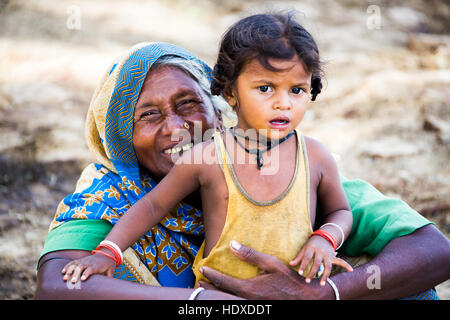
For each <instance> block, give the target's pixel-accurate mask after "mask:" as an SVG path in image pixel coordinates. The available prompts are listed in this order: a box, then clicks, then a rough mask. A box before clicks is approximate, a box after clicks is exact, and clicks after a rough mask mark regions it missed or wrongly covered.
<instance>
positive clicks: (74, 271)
mask: <svg viewBox="0 0 450 320" xmlns="http://www.w3.org/2000/svg"><path fill="white" fill-rule="evenodd" d="M115 269H116V262H115V261H114V260H113V259H110V258H108V257H106V256H104V255H102V254H99V253H95V254H93V255H90V256H87V257H84V258H82V259H77V260H73V261H71V262H69V263H68V264H66V265H65V266H64V268H63V269H62V271H61V272H62V274H64V277H63V280H64V281H67V280H69V278H70V276H72V279H71V281H72V283H76V282H78V279H79V278H81V280H83V281H84V280H86V279H87V278H88V277H89V276H91V275H92V274H104V275H107V276H108V277H112V276H113V274H114V270H115ZM80 276H81V277H80Z"/></svg>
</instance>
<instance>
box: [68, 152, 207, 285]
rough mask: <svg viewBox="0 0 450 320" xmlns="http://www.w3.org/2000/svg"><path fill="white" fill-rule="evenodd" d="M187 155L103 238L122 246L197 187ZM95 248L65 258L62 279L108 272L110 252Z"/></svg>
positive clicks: (111, 264) (196, 168)
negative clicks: (71, 258) (77, 256)
mask: <svg viewBox="0 0 450 320" xmlns="http://www.w3.org/2000/svg"><path fill="white" fill-rule="evenodd" d="M190 158H191V156H190V155H189V154H187V153H185V155H183V157H182V158H180V159H179V161H178V162H177V164H176V165H175V166H174V167H173V168H172V170H171V171H170V172H169V174H168V175H167V176H166V177H165V178H164V179H163V180H161V182H160V183H158V184H157V186H156V187H155V188H153V189H152V190H151V192H149V193H148V194H146V195H145V196H144V197H142V198H141V199H140V200H139V201H137V202H136V203H135V204H134V205H133V206H132V207H131V208H130V209H129V210H128V211H127V212H126V213H125V214H124V215H123V216H122V217H121V218H120V219H119V221H118V222H117V223H116V224H115V226H114V227H113V228H112V230H111V231H110V233H109V234H108V235H107V237H106V238H105V240H109V241H112V242H114V243H115V244H116V245H117V246H118V247H119V248H120V250H122V251H123V250H125V249H126V248H128V247H129V246H130V245H132V244H133V243H134V242H135V241H136V240H137V239H138V238H139V237H141V236H142V235H143V234H145V233H146V232H148V231H149V230H150V229H151V228H152V227H153V226H155V225H156V224H158V223H159V222H160V221H161V220H162V219H163V218H164V216H165V215H166V214H167V213H168V212H169V211H170V210H171V209H172V208H173V207H174V206H175V205H176V204H177V203H178V202H180V201H181V200H182V199H184V198H185V197H186V196H187V195H189V194H190V193H192V192H193V191H195V190H196V189H198V187H199V179H198V173H199V170H200V165H195V164H189V163H191V162H190V161H189V160H190ZM180 181H182V183H180ZM99 250H100V251H103V252H100V253H95V254H94V255H91V256H87V257H85V258H82V259H79V260H74V261H71V262H69V263H68V264H67V265H66V266H65V267H64V268H63V270H62V273H63V274H64V275H65V276H64V280H68V279H69V277H72V282H77V281H78V278H80V277H81V280H86V279H87V278H88V277H89V276H90V275H92V274H105V275H108V276H112V274H113V272H114V269H115V267H116V266H115V263H114V260H113V259H111V258H108V256H107V254H111V252H109V251H108V250H107V249H104V248H101V249H99ZM104 253H106V254H104Z"/></svg>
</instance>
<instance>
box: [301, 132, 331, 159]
mask: <svg viewBox="0 0 450 320" xmlns="http://www.w3.org/2000/svg"><path fill="white" fill-rule="evenodd" d="M303 137H304V139H305V145H306V151H307V154H308V159H309V160H310V161H309V162H310V163H312V162H313V163H317V164H322V165H326V164H329V163H330V162H331V163H334V162H335V160H334V156H333V155H332V153H331V152H330V151H329V150H328V148H327V147H326V146H325V145H324V144H323V143H322V142H320V141H319V140H317V139H314V138H311V137H308V136H305V135H304V136H303Z"/></svg>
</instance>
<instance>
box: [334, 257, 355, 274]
mask: <svg viewBox="0 0 450 320" xmlns="http://www.w3.org/2000/svg"><path fill="white" fill-rule="evenodd" d="M332 263H333V264H334V265H337V266H340V267H342V268H344V269H346V270H347V271H348V272H352V271H353V268H352V266H351V265H350V264H348V262H347V261H345V260H342V259H341V258H334V259H333V261H332Z"/></svg>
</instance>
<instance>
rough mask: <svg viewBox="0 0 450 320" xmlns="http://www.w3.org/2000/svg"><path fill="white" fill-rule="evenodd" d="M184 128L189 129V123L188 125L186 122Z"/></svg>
mask: <svg viewBox="0 0 450 320" xmlns="http://www.w3.org/2000/svg"><path fill="white" fill-rule="evenodd" d="M184 128H185V129H189V123H187V122H186V121H185V122H184Z"/></svg>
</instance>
